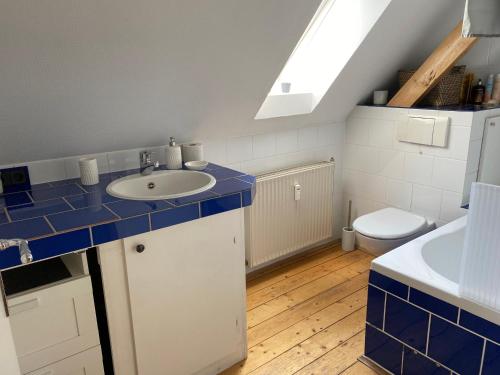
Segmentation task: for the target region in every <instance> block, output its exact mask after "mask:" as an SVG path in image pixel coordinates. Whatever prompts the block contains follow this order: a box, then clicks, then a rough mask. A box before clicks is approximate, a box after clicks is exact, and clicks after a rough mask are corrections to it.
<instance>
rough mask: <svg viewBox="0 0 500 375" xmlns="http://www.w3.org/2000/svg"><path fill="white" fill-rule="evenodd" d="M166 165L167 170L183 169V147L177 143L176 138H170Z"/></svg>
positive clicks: (166, 151)
mask: <svg viewBox="0 0 500 375" xmlns="http://www.w3.org/2000/svg"><path fill="white" fill-rule="evenodd" d="M165 164H166V165H167V169H182V153H181V146H178V145H177V144H176V143H175V138H174V137H170V142H169V144H168V146H167V147H166V148H165Z"/></svg>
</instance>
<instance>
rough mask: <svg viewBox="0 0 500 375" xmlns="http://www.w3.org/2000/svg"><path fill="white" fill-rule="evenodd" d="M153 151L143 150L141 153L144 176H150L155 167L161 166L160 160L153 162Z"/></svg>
mask: <svg viewBox="0 0 500 375" xmlns="http://www.w3.org/2000/svg"><path fill="white" fill-rule="evenodd" d="M152 155H153V154H152V152H151V151H141V153H140V154H139V158H140V161H141V169H140V171H141V174H142V175H143V176H149V175H150V174H151V173H153V171H154V170H155V168H158V167H159V166H160V162H159V161H155V162H153V161H152V160H153V159H152Z"/></svg>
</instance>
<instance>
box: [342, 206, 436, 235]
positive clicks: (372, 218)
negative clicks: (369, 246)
mask: <svg viewBox="0 0 500 375" xmlns="http://www.w3.org/2000/svg"><path fill="white" fill-rule="evenodd" d="M426 223H427V220H426V219H425V218H424V217H422V216H419V215H415V214H412V213H410V212H406V211H403V210H399V209H397V208H384V209H382V210H379V211H375V212H372V213H370V214H367V215H363V216H360V217H358V218H357V219H356V220H354V223H353V224H352V226H353V227H354V230H355V231H356V232H359V233H361V234H363V235H365V236H368V237H372V238H379V239H396V238H403V237H408V236H411V235H412V234H415V233H417V232H419V231H420V230H421V229H423V228H424V227H425V226H426Z"/></svg>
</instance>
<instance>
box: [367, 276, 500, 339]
mask: <svg viewBox="0 0 500 375" xmlns="http://www.w3.org/2000/svg"><path fill="white" fill-rule="evenodd" d="M368 285H371V286H373V287H374V288H377V289H379V290H381V291H383V292H385V293H387V294H390V295H391V296H393V297H396V298H397V299H399V300H401V301H403V302H406V303H408V304H410V305H412V306H414V307H417V308H419V309H420V310H423V311H425V312H427V313H429V314H431V315H434V316H436V317H437V318H439V319H443V320H445V321H446V322H448V323H450V324H452V325H454V326H457V327H460V328H462V329H463V330H465V331H467V332H469V333H472V334H474V335H476V336H479V337H481V338H482V339H484V340H486V341H490V342H492V343H494V344H496V345H500V343H497V342H496V341H494V340H492V339H489V338H488V337H485V336H483V335H481V334H480V333H477V332H474V331H472V330H471V329H469V328H467V327H464V326H461V325H460V324H457V323H456V322H453V321H451V320H449V319H446V318H443V317H442V316H440V315H437V314H436V313H434V312H432V311H430V310H427V309H426V308H424V307H422V306H419V305H416V304H414V303H413V302H410V301H407V300H405V299H403V298H401V297H399V296H397V295H395V294H393V293H391V292H388V291H387V290H385V289H382V288H380V287H378V286H376V285H373V284H368ZM434 298H437V297H434ZM438 299H439V298H438ZM450 305H452V306H455V307H458V306H456V305H453V304H450ZM459 312H460V309H459ZM481 319H484V318H481ZM484 320H486V321H487V322H489V323H491V324H494V323H492V322H490V321H489V320H488V319H484Z"/></svg>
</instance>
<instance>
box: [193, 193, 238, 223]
mask: <svg viewBox="0 0 500 375" xmlns="http://www.w3.org/2000/svg"><path fill="white" fill-rule="evenodd" d="M200 206H201V216H202V217H204V216H210V215H215V214H218V213H221V212H225V211H229V210H234V209H236V208H240V207H241V194H239V193H238V194H232V195H226V196H224V197H219V198H214V199H209V200H207V201H203V202H200Z"/></svg>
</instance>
